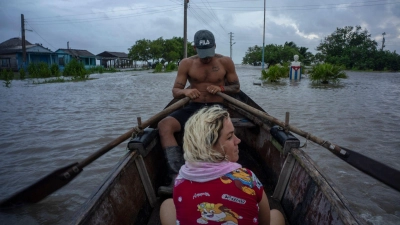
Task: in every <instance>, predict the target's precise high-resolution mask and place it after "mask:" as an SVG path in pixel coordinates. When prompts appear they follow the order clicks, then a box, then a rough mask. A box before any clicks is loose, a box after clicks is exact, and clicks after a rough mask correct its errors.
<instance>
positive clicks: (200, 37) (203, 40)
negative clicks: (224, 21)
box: [194, 30, 215, 58]
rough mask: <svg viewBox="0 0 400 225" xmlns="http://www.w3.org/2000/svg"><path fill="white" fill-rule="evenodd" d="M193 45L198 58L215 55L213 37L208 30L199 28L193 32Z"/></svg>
mask: <svg viewBox="0 0 400 225" xmlns="http://www.w3.org/2000/svg"><path fill="white" fill-rule="evenodd" d="M194 46H196V50H197V55H199V57H200V58H206V57H213V56H214V55H215V38H214V35H213V33H211V32H210V31H208V30H199V31H197V32H196V33H195V34H194Z"/></svg>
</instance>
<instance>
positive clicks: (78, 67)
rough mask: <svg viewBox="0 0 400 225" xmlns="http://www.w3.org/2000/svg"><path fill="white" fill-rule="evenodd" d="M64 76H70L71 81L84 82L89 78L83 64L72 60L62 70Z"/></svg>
mask: <svg viewBox="0 0 400 225" xmlns="http://www.w3.org/2000/svg"><path fill="white" fill-rule="evenodd" d="M63 75H64V76H72V79H73V80H84V79H87V78H89V73H88V71H87V70H86V69H85V66H84V65H83V63H81V62H78V61H77V60H76V59H72V60H71V61H70V62H69V63H68V64H67V65H66V66H65V68H64V72H63Z"/></svg>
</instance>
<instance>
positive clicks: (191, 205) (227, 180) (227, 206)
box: [174, 168, 264, 224]
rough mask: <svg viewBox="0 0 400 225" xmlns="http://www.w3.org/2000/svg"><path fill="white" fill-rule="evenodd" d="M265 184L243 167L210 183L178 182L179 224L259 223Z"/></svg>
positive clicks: (176, 196)
mask: <svg viewBox="0 0 400 225" xmlns="http://www.w3.org/2000/svg"><path fill="white" fill-rule="evenodd" d="M263 190H264V189H263V187H262V184H261V183H260V181H259V180H258V179H257V177H256V176H255V175H254V174H253V173H252V172H251V171H250V170H248V169H245V168H239V169H235V170H233V171H231V172H230V173H227V174H225V175H222V176H221V177H219V178H217V179H213V180H210V181H207V182H196V181H193V180H186V179H184V178H183V177H181V176H178V177H177V179H176V181H175V189H174V204H175V207H176V212H177V221H179V224H238V223H240V224H258V216H259V214H258V210H259V207H258V203H259V202H260V201H261V199H262V196H263Z"/></svg>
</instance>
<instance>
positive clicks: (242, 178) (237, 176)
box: [221, 168, 261, 195]
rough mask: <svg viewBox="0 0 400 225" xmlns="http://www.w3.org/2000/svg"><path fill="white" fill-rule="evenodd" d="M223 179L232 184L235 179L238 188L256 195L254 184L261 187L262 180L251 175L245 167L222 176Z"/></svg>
mask: <svg viewBox="0 0 400 225" xmlns="http://www.w3.org/2000/svg"><path fill="white" fill-rule="evenodd" d="M221 181H222V183H224V184H230V183H232V181H233V182H235V185H236V187H237V188H239V189H240V190H242V191H243V192H245V193H247V194H249V195H256V192H255V191H254V190H253V189H252V188H253V187H254V186H256V187H258V189H260V187H261V182H260V181H259V180H258V179H257V177H255V176H254V175H253V176H250V173H249V172H248V171H247V170H246V169H244V168H239V169H237V170H234V171H232V172H230V173H228V174H225V175H224V176H222V177H221Z"/></svg>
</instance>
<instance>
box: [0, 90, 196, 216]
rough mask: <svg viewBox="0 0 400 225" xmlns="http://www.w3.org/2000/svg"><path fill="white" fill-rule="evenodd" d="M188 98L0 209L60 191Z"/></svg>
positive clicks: (8, 199) (57, 171) (37, 199)
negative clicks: (84, 170)
mask: <svg viewBox="0 0 400 225" xmlns="http://www.w3.org/2000/svg"><path fill="white" fill-rule="evenodd" d="M189 100H190V98H188V97H185V98H183V99H181V100H179V101H177V102H176V103H174V104H172V105H170V106H169V107H167V108H165V109H164V110H162V111H161V112H159V113H157V114H156V115H154V116H153V117H151V118H150V119H148V120H146V121H145V122H142V123H141V125H140V127H139V126H136V127H135V128H132V129H131V130H129V131H128V132H126V133H125V134H123V135H121V136H119V137H118V138H116V139H115V140H113V141H111V142H110V143H108V144H107V145H106V146H104V147H102V148H100V149H99V150H97V151H96V152H95V153H93V154H92V155H90V156H89V157H87V158H86V159H84V160H82V161H81V162H79V163H78V162H77V163H73V164H71V165H68V166H66V167H63V168H60V169H58V170H56V171H54V172H52V173H51V174H49V175H47V176H46V177H43V178H42V179H41V180H39V181H37V182H36V183H34V184H33V185H31V186H29V187H27V188H25V189H23V190H22V191H20V192H18V193H16V194H14V195H12V196H11V197H9V198H7V199H5V200H3V201H1V203H0V208H3V209H4V208H10V207H15V206H21V205H23V204H26V203H36V202H39V201H40V200H42V199H43V198H45V197H46V196H48V195H50V194H51V193H53V192H54V191H56V190H58V189H60V188H61V187H63V186H64V185H66V184H68V183H69V182H70V181H71V180H72V179H74V178H75V177H76V176H77V175H78V174H79V173H80V172H81V171H82V169H83V168H84V167H85V166H87V165H89V164H90V163H91V162H93V161H94V160H96V159H97V158H99V157H100V156H102V155H103V154H105V153H106V152H108V151H109V150H111V149H113V148H114V147H116V146H117V145H119V144H121V143H122V142H123V141H125V140H126V139H128V138H129V137H131V136H132V134H135V133H137V131H138V130H140V129H144V128H146V127H148V126H149V125H151V124H153V123H155V122H158V121H159V120H161V119H162V118H164V117H165V116H167V115H168V114H170V113H171V112H173V111H175V110H176V109H178V108H180V107H183V106H184V105H185V104H186V103H187V102H188V101H189Z"/></svg>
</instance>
